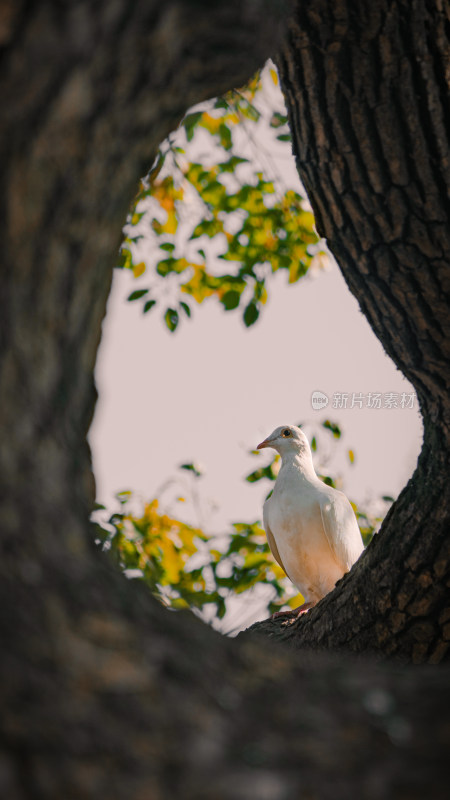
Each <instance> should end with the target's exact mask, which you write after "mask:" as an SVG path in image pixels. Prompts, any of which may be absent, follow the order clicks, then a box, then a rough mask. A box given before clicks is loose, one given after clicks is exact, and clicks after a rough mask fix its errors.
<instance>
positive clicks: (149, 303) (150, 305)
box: [143, 300, 156, 314]
mask: <svg viewBox="0 0 450 800" xmlns="http://www.w3.org/2000/svg"><path fill="white" fill-rule="evenodd" d="M155 305H156V300H147V302H146V304H145V305H144V309H143V313H144V314H146V313H147V311H150V309H151V308H153V306H155Z"/></svg>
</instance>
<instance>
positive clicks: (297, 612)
mask: <svg viewBox="0 0 450 800" xmlns="http://www.w3.org/2000/svg"><path fill="white" fill-rule="evenodd" d="M315 605H316V604H315V603H303V605H301V606H298V607H297V608H293V609H292V611H275V614H272V616H271V619H278V618H279V617H289V618H290V619H297V617H300V616H301V615H302V614H306V612H307V611H309V609H310V608H312V607H313V606H315Z"/></svg>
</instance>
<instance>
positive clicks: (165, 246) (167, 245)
mask: <svg viewBox="0 0 450 800" xmlns="http://www.w3.org/2000/svg"><path fill="white" fill-rule="evenodd" d="M159 246H160V248H161V250H168V251H169V253H171V252H172V251H173V250H175V245H174V244H173V243H172V242H163V243H162V244H160V245H159Z"/></svg>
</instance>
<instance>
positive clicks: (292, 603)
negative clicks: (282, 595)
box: [287, 592, 305, 608]
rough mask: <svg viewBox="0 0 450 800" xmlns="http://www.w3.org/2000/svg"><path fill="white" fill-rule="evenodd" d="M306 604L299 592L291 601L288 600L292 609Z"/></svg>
mask: <svg viewBox="0 0 450 800" xmlns="http://www.w3.org/2000/svg"><path fill="white" fill-rule="evenodd" d="M304 602H305V598H304V597H303V595H302V594H300V592H299V593H298V594H296V595H295V597H291V598H290V600H288V602H287V604H288V606H290V607H291V608H297V606H301V605H302V603H304Z"/></svg>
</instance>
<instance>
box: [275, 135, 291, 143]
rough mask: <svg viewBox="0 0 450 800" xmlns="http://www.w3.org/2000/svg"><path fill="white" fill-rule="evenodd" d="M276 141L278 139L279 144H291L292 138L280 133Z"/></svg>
mask: <svg viewBox="0 0 450 800" xmlns="http://www.w3.org/2000/svg"><path fill="white" fill-rule="evenodd" d="M277 139H278V141H279V142H291V141H292V136H291V134H290V133H280V134H279V135H278V136H277Z"/></svg>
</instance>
